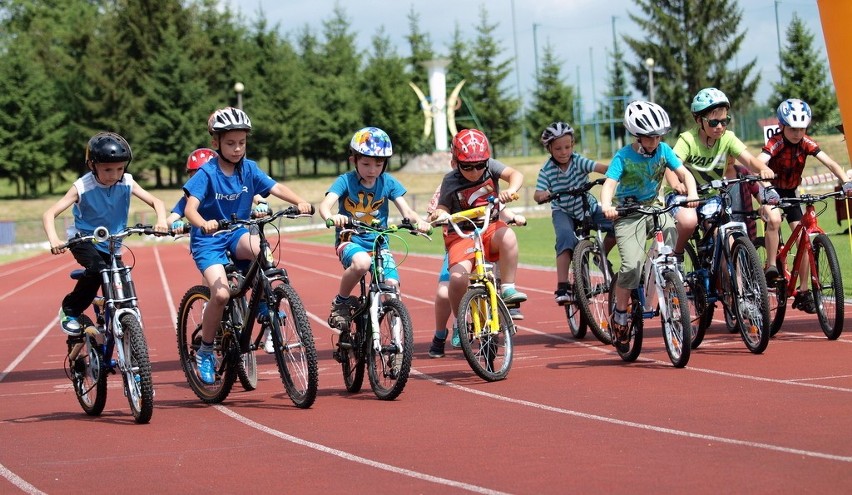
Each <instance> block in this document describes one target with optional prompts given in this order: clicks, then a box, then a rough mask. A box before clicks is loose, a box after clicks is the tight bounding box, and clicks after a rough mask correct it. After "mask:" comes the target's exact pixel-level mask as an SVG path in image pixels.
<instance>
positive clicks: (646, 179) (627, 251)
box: [601, 101, 698, 345]
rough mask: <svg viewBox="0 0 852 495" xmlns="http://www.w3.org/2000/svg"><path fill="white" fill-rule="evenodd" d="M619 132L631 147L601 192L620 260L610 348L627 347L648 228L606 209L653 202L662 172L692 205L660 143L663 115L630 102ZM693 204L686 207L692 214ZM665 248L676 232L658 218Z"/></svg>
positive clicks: (678, 168)
mask: <svg viewBox="0 0 852 495" xmlns="http://www.w3.org/2000/svg"><path fill="white" fill-rule="evenodd" d="M624 127H625V128H626V129H627V132H629V133H630V134H632V135H633V136H635V138H636V141H635V142H633V143H632V144H628V145H627V146H625V147H623V148H621V149H620V150H618V152H617V153H616V154H615V156H614V157H613V159H612V161H611V162H610V164H609V169H607V171H606V182H604V184H603V187H602V188H601V208H602V209H603V212H604V215H605V216H606V217H607V218H609V219H611V220H614V221H615V222H614V224H613V225H614V228H615V239H616V242H617V244H618V253H619V255H620V256H621V269H620V270H619V272H618V280H617V282H616V284H615V289H614V291H615V312H614V313H613V314H612V329H613V330H614V331H615V335H614V338H613V343H614V344H615V345H624V344H627V343H628V342H629V334H628V329H629V328H630V314H629V313H628V311H627V303H628V301H630V292H631V291H632V290H633V289H635V288H636V287H638V286H639V282H640V278H641V275H642V265H643V262H644V261H645V253H646V251H645V240H646V239H647V237H648V234H649V232H650V230H651V227H652V226H653V223H652V222H653V221H652V219H651V218H650V217H648V216H644V215H642V214H640V213H636V214H632V215H628V216H625V217H619V216H618V211H617V210H616V208H615V206H613V204H612V200H613V196H614V197H615V199H617V200H618V201H619V203H621V202H624V201H626V200H628V199H632V200H635V201H638V202H640V203H644V204H652V203H655V202H656V200H657V193H658V191H659V189H660V184H661V182H662V180H663V175H664V173H665V171H666V170H667V169H668V170H672V171H674V172H675V173H676V174H677V176H678V178H679V179H680V181H681V182H683V183H684V184H686V189H687V197H688V198H689V199H694V200H695V201H696V202H697V201H698V194H697V192H696V187H695V179H694V178H693V177H692V174H690V173H689V171H688V170H687V169H686V168H685V167H684V166H683V165H682V163H681V161H680V159H679V158H678V157H677V155H675V153H674V151H673V150H672V149H671V147H670V146H669V145H667V144H666V143H663V142H662V137H663V136H664V135H665V134H666V133H668V132H669V129H670V128H671V123H670V121H669V115H668V114H667V113H666V111H665V110H663V108H662V107H660V106H659V105H657V104H655V103H651V102H648V101H633V102H631V103H630V104H628V105H627V108H626V109H625V112H624ZM695 205H696V203H690V204H689V205H688V206H689V207H691V208H694V207H695ZM660 221H661V223H662V228H663V232H664V235H665V243H666V245H668V246H673V245H674V242H675V236H676V234H677V231H676V229H675V226H674V220H673V219H672V218H671V216H670V215H662V216H660Z"/></svg>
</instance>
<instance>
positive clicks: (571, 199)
mask: <svg viewBox="0 0 852 495" xmlns="http://www.w3.org/2000/svg"><path fill="white" fill-rule="evenodd" d="M594 171H595V161H594V160H590V159H588V158H586V157H584V156H582V155H580V154H579V153H577V152H576V151H575V152H574V153H572V154H571V160H570V161H569V162H568V167H567V168H566V169H565V171H564V172H563V171H562V170H561V169H560V168H559V165H557V164H556V162H554V161H553V158H550V159H548V160H547V163H545V164H544V166H543V167H541V170H539V171H538V179H537V180H536V183H535V190H536V191H550V192H551V193H552V194H556V193H559V192H563V191H567V190H569V189H576V188H578V187H581V186H583V185H584V184H585V183H586V182H588V180H589V174H590V173H591V172H594ZM586 195H587V196H588V198H589V208H590V209H591V210H594V209H595V207H596V206H597V204H598V202H597V200H596V199H595V197H594V196H593V195H591V194H590V193H586ZM550 209H551V210H562V211H564V212H565V213H567V214H568V215H569V216H571V217H572V218H577V219H579V218H583V200H582V198H580V197H579V196H570V195H567V194H566V195H564V196H560V197H559V199H557V200H556V201H551V202H550Z"/></svg>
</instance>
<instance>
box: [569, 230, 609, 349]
mask: <svg viewBox="0 0 852 495" xmlns="http://www.w3.org/2000/svg"><path fill="white" fill-rule="evenodd" d="M607 263H608V261H607V259H606V256H605V254H604V251H603V248H602V246H601V245H600V244H599V243H598V242H595V241H592V240H590V239H583V240H582V241H580V242H579V243H578V244H577V246H576V247H575V248H574V259H573V260H572V263H571V265H572V267H571V269H572V271H573V272H574V287H575V290H574V296H575V297H576V298H577V305H578V306H580V309H581V312H582V313H583V315H584V316H585V319H586V322H587V324H588V326H589V328H590V329H591V330H592V333H593V334H595V337H597V339H598V340H600V341H601V342H603V343H604V344H612V338H611V337H610V335H609V331H607V330H606V329H604V328H603V326H604V322H606V321H607V318H608V317H609V314H610V313H609V302H608V300H609V289H610V280H608V278H609V276H608V274H609V268H608V265H607Z"/></svg>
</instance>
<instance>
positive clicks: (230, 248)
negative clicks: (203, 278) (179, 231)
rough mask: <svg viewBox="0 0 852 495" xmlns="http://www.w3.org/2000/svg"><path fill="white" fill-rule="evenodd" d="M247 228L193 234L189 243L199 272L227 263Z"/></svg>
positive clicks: (245, 233) (246, 232) (229, 261)
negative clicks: (199, 234) (198, 234)
mask: <svg viewBox="0 0 852 495" xmlns="http://www.w3.org/2000/svg"><path fill="white" fill-rule="evenodd" d="M248 233H249V231H248V229H245V228H239V229H237V230H235V231H233V232H222V233H219V234H216V235H205V236H193V237H192V239H191V240H190V243H189V249H190V252H191V253H192V259H193V260H194V261H195V266H196V267H197V268H198V270H199V271H200V272H201V273H204V271H205V270H207V269H208V268H210V267H211V266H213V265H223V266H224V265H227V264H229V263H231V258H232V257H235V256H234V255H235V254H236V252H237V245H238V244H239V243H240V239H242V237H243V236H244V235H247V234H248Z"/></svg>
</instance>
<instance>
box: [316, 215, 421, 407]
mask: <svg viewBox="0 0 852 495" xmlns="http://www.w3.org/2000/svg"><path fill="white" fill-rule="evenodd" d="M326 225H327V226H328V227H331V226H333V225H334V224H333V223H332V222H331V220H328V221H327V223H326ZM399 230H408V231H409V232H411V234H413V235H421V236H423V237H426V238H427V239H431V238H430V237H429V235H428V234H424V233H421V232H419V231H418V230H417V229H416V227H415V226H414V225H412V224H411V223H410V222H408V221H407V220H403V221H402V222H401V223H400V225H398V226H397V225H391V226H389V227H388V228H386V229H380V228H376V227H375V226H372V225H369V224H366V223H364V222H361V221H358V220H355V219H352V218H350V219H349V222H348V224H347V225H346V226H345V227H344V228H343V229H342V230H341V231H340V233H339V234H338V235H340V236H350V235H362V234H370V233H375V234H376V238H375V240H374V242H373V252H372V256H373V264H372V268H371V270H369V272H368V273H369V281H368V276H367V275H366V274H365V275H364V276H363V277H361V280H360V282H359V286H360V288H361V294H360V296H358V306H357V308H355V309H354V311H353V314H352V318H351V320H350V323H349V328H342V329H341V328H338V329H337V330H339V331H341V335H342V337H341V338H340V339H339V341H338V344H337V346H336V347H335V350H334V353H333V356H334V359H335V360H336V361H337V362H339V363H340V366H341V369H342V371H343V383H344V385H345V386H346V390H347V391H348V392H352V393H355V392H358V391H360V390H361V386H362V384H363V382H364V369H365V368H366V369H367V370H368V372H369V377H370V386H371V388H372V389H373V393H374V394H376V397H378V398H379V399H382V400H393V399H395V398H396V397H398V396H399V394H401V393H402V391H403V389H404V388H405V384H406V383H407V382H408V375H409V373H410V372H411V361H412V359H413V357H414V326H413V324H412V321H411V315H410V314H409V312H408V308H406V307H405V303H403V302H402V298H401V295H400V293H399V290H398V288H397V287H395V286H392V285H390V284H387V283H386V282H385V257H386V256H389V255H390V251H388V248H389V245H388V238H389V237H390V236H394V234H395V233H396V232H398V231H399ZM343 332H345V333H346V335H343Z"/></svg>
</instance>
